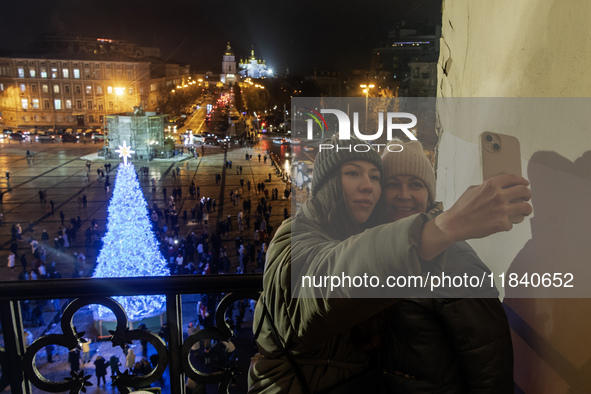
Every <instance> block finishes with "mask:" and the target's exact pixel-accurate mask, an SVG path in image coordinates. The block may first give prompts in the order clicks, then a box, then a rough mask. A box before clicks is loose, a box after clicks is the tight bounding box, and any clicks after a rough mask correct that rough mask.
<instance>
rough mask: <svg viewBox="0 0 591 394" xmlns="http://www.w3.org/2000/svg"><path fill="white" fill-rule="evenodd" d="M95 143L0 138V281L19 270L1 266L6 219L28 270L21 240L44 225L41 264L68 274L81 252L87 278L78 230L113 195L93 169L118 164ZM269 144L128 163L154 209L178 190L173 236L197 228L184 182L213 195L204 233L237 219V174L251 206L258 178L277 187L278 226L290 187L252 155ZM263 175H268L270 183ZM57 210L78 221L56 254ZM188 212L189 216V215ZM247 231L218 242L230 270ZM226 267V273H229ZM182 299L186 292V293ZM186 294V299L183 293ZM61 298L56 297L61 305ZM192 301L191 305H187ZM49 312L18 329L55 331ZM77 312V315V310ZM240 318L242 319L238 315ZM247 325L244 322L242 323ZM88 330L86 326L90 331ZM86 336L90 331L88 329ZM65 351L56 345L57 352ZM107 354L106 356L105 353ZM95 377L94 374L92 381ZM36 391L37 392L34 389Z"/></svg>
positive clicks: (58, 366)
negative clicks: (185, 216) (16, 228)
mask: <svg viewBox="0 0 591 394" xmlns="http://www.w3.org/2000/svg"><path fill="white" fill-rule="evenodd" d="M99 147H100V146H99V145H95V144H92V143H87V144H81V143H78V144H47V145H46V144H39V143H30V142H16V141H9V140H4V141H3V142H2V143H0V171H2V172H1V173H0V191H1V192H2V193H3V199H2V204H0V212H2V213H3V215H4V216H3V220H2V224H1V226H0V245H1V246H2V249H1V250H0V262H1V263H0V280H2V281H7V280H18V275H19V273H20V272H21V271H22V267H21V265H20V262H19V261H18V259H17V261H16V267H15V269H14V270H12V269H10V268H8V267H7V264H6V261H7V257H8V254H9V250H8V248H9V246H10V244H11V238H12V235H11V227H12V225H13V224H20V225H21V226H22V229H23V234H22V241H19V242H18V246H19V248H18V254H19V256H20V255H21V254H25V256H26V259H27V262H28V266H29V268H31V267H32V265H33V254H32V252H31V248H30V246H29V244H28V240H29V239H30V238H34V239H36V240H37V241H38V242H40V243H41V234H42V231H43V230H47V232H48V234H49V235H50V241H49V243H48V244H47V246H46V249H47V253H48V255H47V264H50V263H51V262H53V261H55V263H56V267H57V269H58V271H59V272H60V273H61V275H62V277H64V278H68V277H71V276H72V274H73V272H74V261H75V260H74V253H87V260H86V264H85V266H84V267H83V268H84V275H85V276H88V275H90V274H91V273H92V270H93V268H94V264H95V257H96V256H95V251H94V250H93V249H92V250H90V251H89V250H86V248H85V245H84V238H85V237H84V231H85V230H86V229H87V228H88V227H89V226H90V224H91V221H92V220H93V219H95V220H96V221H97V223H98V228H99V231H100V232H101V233H104V231H105V229H106V222H107V207H108V205H109V200H110V197H111V195H112V191H113V189H112V188H111V190H110V191H109V192H107V191H106V190H105V187H104V178H99V177H98V175H97V172H96V170H97V169H98V168H100V167H103V166H104V165H105V164H106V163H107V162H109V163H110V164H111V165H112V169H111V172H110V174H109V175H110V182H111V184H114V181H115V174H116V169H117V166H118V165H119V163H120V160H117V159H111V160H108V161H106V160H104V158H101V157H98V156H97V155H96V152H97V149H98V148H99ZM269 147H270V141H262V142H259V143H258V144H256V145H255V146H254V148H241V147H233V148H230V149H229V150H228V151H227V152H225V151H224V150H222V149H221V148H220V147H219V146H205V147H204V148H203V150H202V149H201V147H198V149H197V151H198V152H199V157H198V158H195V157H193V156H192V155H189V154H187V153H185V154H184V155H181V156H178V157H176V158H173V159H168V160H153V161H150V162H142V161H134V162H133V164H134V165H135V167H136V170H137V172H138V178H139V181H140V185H141V187H142V190H143V192H144V196H145V198H146V201H147V202H148V204H149V205H150V206H151V205H152V204H153V203H154V202H156V203H157V204H158V205H159V207H160V208H163V207H164V196H163V194H162V189H163V188H164V187H166V188H167V190H168V193H167V196H168V198H170V195H171V191H172V189H173V188H179V187H181V188H182V196H183V197H182V198H181V199H180V201H177V202H176V209H177V211H178V212H179V216H180V217H181V218H180V219H179V224H180V227H181V231H180V235H181V236H183V237H184V236H186V235H187V234H188V233H189V232H191V231H194V232H195V233H196V234H198V232H201V230H202V229H203V228H204V227H203V226H198V225H197V224H196V223H194V222H191V220H190V219H189V222H188V223H187V224H184V223H183V220H182V212H183V211H184V210H185V209H186V210H187V211H188V212H190V210H191V208H192V207H194V206H195V204H196V203H197V200H196V199H192V198H191V196H190V193H189V186H190V184H191V182H192V181H193V182H195V184H196V185H197V186H199V187H200V195H201V196H206V197H210V198H215V199H216V201H217V209H216V212H215V213H213V214H212V215H210V220H209V223H208V225H207V226H206V227H205V228H206V229H207V230H208V232H209V233H210V234H211V233H212V232H213V231H214V230H215V225H216V222H217V220H218V218H219V219H222V218H226V217H227V216H228V215H231V216H232V218H233V223H234V224H235V223H236V217H237V214H238V212H239V210H241V209H242V201H243V200H242V199H241V200H240V204H239V205H234V204H233V203H232V201H231V199H230V191H231V190H233V189H239V188H240V179H241V178H242V179H243V180H244V182H245V184H246V182H247V181H248V180H250V181H251V183H252V184H253V186H252V187H251V190H250V191H248V189H247V188H246V186H244V187H243V191H242V197H243V198H248V197H250V198H251V199H252V201H253V209H254V207H256V204H257V200H258V199H259V198H260V195H259V194H257V191H256V187H254V186H255V185H256V184H257V183H260V182H264V183H265V186H266V188H267V189H272V188H277V189H278V190H279V199H278V200H271V201H270V203H271V205H272V206H273V209H272V215H271V219H270V223H271V225H272V226H273V227H274V228H275V229H277V227H278V226H279V225H280V223H281V222H282V221H283V219H284V208H285V209H287V210H288V212H291V207H290V205H291V200H290V199H285V198H283V191H284V190H285V188H286V187H288V186H289V185H288V184H287V183H286V182H284V180H283V179H282V178H281V177H280V176H279V175H277V174H276V172H275V168H274V167H273V166H272V165H271V160H267V162H266V163H265V162H264V160H262V159H261V160H260V162H259V159H258V155H259V153H260V154H261V156H264V155H265V154H266V150H267V149H268V148H269ZM27 151H29V154H30V156H29V158H27ZM246 154H248V155H252V160H246ZM88 159H90V160H91V161H92V164H91V171H90V177H89V179H88V180H86V162H87V160H88ZM227 160H231V161H232V168H225V163H226V161H227ZM143 166H147V167H148V168H149V170H148V175H144V174H142V173H141V172H140V168H141V167H143ZM240 166H242V174H240V171H239V170H238V171H237V168H240ZM177 167H178V168H180V176H179V177H176V178H173V176H172V172H173V170H176V169H177ZM6 171H8V172H9V178H8V179H7V178H6V177H5V176H1V175H5V172H6ZM216 174H220V175H222V180H221V182H219V183H218V184H216V180H215V175H216ZM269 174H271V179H270V181H269ZM152 179H154V180H155V184H156V188H155V190H153V188H152V182H151V180H152ZM40 190H42V191H44V192H45V195H46V197H45V198H46V200H47V202H41V201H40V197H39V191H40ZM82 195H86V198H87V206H86V208H84V207H82V206H81V205H80V204H79V202H78V197H79V196H82ZM50 201H53V205H54V207H53V214H52V213H51V205H50ZM60 212H63V213H64V218H65V223H67V222H68V221H69V220H70V218H78V216H79V217H80V219H81V220H82V227H81V230H80V232H79V234H78V237H77V240H76V241H75V242H73V243H72V244H71V246H70V247H69V248H66V250H65V253H59V252H58V251H57V250H56V249H55V248H53V239H54V238H55V237H56V236H57V232H58V229H59V228H60V227H62V222H61V218H60ZM189 217H190V216H189ZM253 235H254V229H253V227H252V225H251V229H250V230H248V229H246V228H245V229H244V232H243V233H242V234H240V233H239V231H238V229H237V226H236V225H234V229H233V230H232V231H230V233H229V234H228V236H227V237H223V238H222V241H223V244H224V245H225V246H226V248H227V250H228V255H229V257H230V260H231V261H232V267H231V272H236V267H237V266H238V258H237V256H236V254H235V247H234V245H235V239H236V237H238V236H242V237H243V239H244V243H245V244H246V243H248V242H251V241H252V240H253ZM255 266H256V263H251V264H250V265H249V266H248V267H247V270H246V272H247V273H248V272H252V271H253V270H254V269H255ZM232 270H233V271H232ZM186 297H189V296H186ZM184 299H185V297H184ZM63 302H65V301H62V304H63ZM196 302H197V301H196V300H192V299H187V300H186V301H185V300H184V301H183V304H186V303H187V304H188V305H185V306H184V310H183V320H184V326H185V327H184V330H186V326H187V325H188V323H189V322H191V321H193V322H195V320H196V316H195V305H196ZM193 304H195V305H193ZM55 314H56V312H55V310H54V309H53V305H52V304H51V303H50V304H48V305H47V306H46V308H45V312H44V314H43V320H44V324H43V325H41V326H32V325H31V324H30V323H28V322H25V328H26V329H28V330H29V331H31V332H32V334H33V337H34V339H36V338H38V337H39V336H40V335H43V334H46V333H49V332H56V331H55V330H56V329H57V330H58V331H59V326H57V327H51V326H50V323H51V321H52V320H53V317H54V316H55ZM77 316H78V314H77ZM79 319H81V320H85V322H84V321H80V322H79V323H77V324H76V325H77V326H79V327H84V326H85V325H87V327H88V328H91V327H92V323H91V322H90V321H86V320H91V314H90V313H89V312H86V313H85V312H82V311H81V312H80V317H79ZM245 323H247V322H246V321H245ZM244 329H246V330H248V329H250V328H248V326H246V327H244ZM91 331H92V330H91ZM87 335H88V336H92V332H88V333H87ZM64 351H65V349H62V350H61V353H64ZM96 351H98V352H100V353H101V354H102V355H103V356H110V355H111V354H113V353H121V350H120V349H118V348H116V349H112V348H111V344H110V343H109V342H103V343H101V344H100V345H99V346H98V347H97V348H96ZM44 356H45V355H44V354H39V355H38V363H40V368H41V372H42V373H43V374H44V375H45V376H47V377H50V378H55V379H58V380H59V379H60V377H61V376H62V375H63V373H64V372H65V373H66V375H67V372H68V371H69V366H68V364H67V361H66V358H65V357H66V356H67V355H66V354H60V355H55V356H54V360H56V361H57V362H54V363H53V364H46V363H45V360H44V358H45V357H44ZM107 358H108V357H107ZM93 367H94V366H93V365H90V367H88V366H87V373H94V371H93ZM91 381H92V382H94V381H95V378H93V379H92V380H91ZM36 392H38V391H36ZM90 392H96V393H101V392H105V391H102V390H101V389H99V388H97V387H96V386H94V387H93V388H92V389H91V391H90Z"/></svg>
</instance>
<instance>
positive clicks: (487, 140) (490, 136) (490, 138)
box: [484, 134, 493, 142]
mask: <svg viewBox="0 0 591 394" xmlns="http://www.w3.org/2000/svg"><path fill="white" fill-rule="evenodd" d="M484 138H485V139H486V142H492V140H493V136H492V135H490V134H487V135H485V136H484Z"/></svg>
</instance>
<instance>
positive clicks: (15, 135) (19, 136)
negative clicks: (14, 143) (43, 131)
mask: <svg viewBox="0 0 591 394" xmlns="http://www.w3.org/2000/svg"><path fill="white" fill-rule="evenodd" d="M10 139H11V140H24V139H25V136H24V135H22V134H21V133H11V134H10Z"/></svg>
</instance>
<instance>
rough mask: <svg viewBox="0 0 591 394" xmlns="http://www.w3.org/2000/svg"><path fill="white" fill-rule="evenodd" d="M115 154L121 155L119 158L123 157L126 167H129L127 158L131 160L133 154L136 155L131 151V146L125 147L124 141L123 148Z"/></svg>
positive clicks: (120, 147)
mask: <svg viewBox="0 0 591 394" xmlns="http://www.w3.org/2000/svg"><path fill="white" fill-rule="evenodd" d="M115 152H116V153H119V157H123V164H124V165H127V158H128V157H129V158H131V154H132V153H135V151H134V150H131V146H125V141H123V146H121V145H119V150H116V151H115Z"/></svg>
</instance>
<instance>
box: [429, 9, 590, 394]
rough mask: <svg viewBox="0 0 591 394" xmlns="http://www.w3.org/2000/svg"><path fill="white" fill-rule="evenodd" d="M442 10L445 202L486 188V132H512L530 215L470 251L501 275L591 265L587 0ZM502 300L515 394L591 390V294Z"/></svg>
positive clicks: (440, 170) (441, 178)
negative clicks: (472, 188) (482, 138)
mask: <svg viewBox="0 0 591 394" xmlns="http://www.w3.org/2000/svg"><path fill="white" fill-rule="evenodd" d="M442 10H443V19H442V38H441V52H440V57H439V62H438V97H439V98H440V100H439V101H438V103H437V116H438V126H437V127H438V133H439V134H440V143H439V146H438V152H437V154H438V156H437V183H438V188H437V195H438V199H441V200H442V201H443V202H444V205H445V206H446V207H449V206H450V205H451V204H452V203H453V201H455V200H456V199H457V198H458V197H459V195H460V194H461V193H462V192H463V191H464V190H465V189H466V187H468V186H469V185H471V184H477V183H479V182H480V163H479V146H478V136H479V134H480V133H481V132H483V131H495V132H499V133H504V134H510V135H513V136H515V137H517V138H518V139H519V140H520V142H521V154H522V171H523V175H524V176H525V177H526V178H528V179H529V180H530V182H531V183H532V186H531V189H532V195H533V196H532V205H533V207H534V214H533V215H532V216H531V217H530V218H528V219H526V221H525V222H523V223H521V224H519V225H517V226H515V227H514V229H513V230H512V231H511V232H510V233H504V234H497V235H495V236H493V237H489V238H487V239H484V240H478V241H473V242H471V244H472V245H473V246H474V248H475V249H476V251H477V252H478V254H479V255H480V256H481V258H482V259H483V260H484V261H485V262H486V263H487V264H489V265H491V266H492V267H491V268H493V269H494V270H495V271H497V272H498V271H506V270H509V271H511V270H514V271H515V270H517V271H519V269H518V268H519V267H520V266H523V265H525V266H527V265H528V264H538V263H539V264H540V270H541V272H544V271H543V270H544V269H551V270H552V271H556V270H559V269H561V268H560V267H563V268H569V267H570V268H572V267H574V266H581V265H591V246H589V245H591V239H590V238H591V209H590V208H589V207H591V204H589V201H588V200H589V199H590V198H591V99H590V98H587V97H589V96H591V72H589V69H591V24H590V23H589V21H590V20H591V2H589V1H587V0H567V1H564V0H562V1H558V0H544V1H533V0H518V1H515V0H495V1H485V0H444V2H443V7H442ZM528 97H529V98H535V99H521V98H528ZM551 97H552V98H561V99H548V98H551ZM567 97H576V98H577V99H562V98H567ZM449 98H453V99H451V100H450V99H449ZM458 98H461V99H458ZM464 98H485V99H464ZM499 98H509V99H506V100H503V99H499ZM516 267H517V268H516ZM575 279H577V278H575ZM578 279H579V280H578V282H577V285H578V286H584V287H587V288H589V287H591V283H588V282H591V277H586V278H578ZM506 296H507V298H505V304H506V305H507V307H508V308H507V311H508V316H509V319H510V322H511V327H512V334H513V343H514V350H515V381H516V384H517V386H518V388H519V390H521V392H525V393H536V394H537V393H552V394H554V393H589V392H591V299H589V298H581V299H557V298H546V299H534V298H511V294H510V293H509V294H507V295H506Z"/></svg>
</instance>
